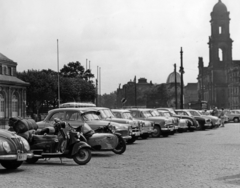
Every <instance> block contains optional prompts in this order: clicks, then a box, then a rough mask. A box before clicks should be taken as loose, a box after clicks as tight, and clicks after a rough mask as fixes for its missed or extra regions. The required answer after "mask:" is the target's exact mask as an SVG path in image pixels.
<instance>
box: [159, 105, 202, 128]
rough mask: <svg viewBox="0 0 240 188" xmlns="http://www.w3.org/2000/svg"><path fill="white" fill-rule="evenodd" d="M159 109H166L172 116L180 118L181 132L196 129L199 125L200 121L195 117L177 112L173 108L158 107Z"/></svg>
mask: <svg viewBox="0 0 240 188" xmlns="http://www.w3.org/2000/svg"><path fill="white" fill-rule="evenodd" d="M157 110H166V111H168V112H169V113H170V114H171V116H172V117H176V118H179V122H180V127H181V129H179V132H186V131H194V130H196V129H197V128H198V127H199V124H198V121H197V120H196V119H195V118H194V117H191V116H188V115H183V114H182V113H181V114H177V113H176V112H175V111H174V110H173V109H172V108H157ZM186 125H187V126H186Z"/></svg>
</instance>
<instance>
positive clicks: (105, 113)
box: [91, 107, 141, 144]
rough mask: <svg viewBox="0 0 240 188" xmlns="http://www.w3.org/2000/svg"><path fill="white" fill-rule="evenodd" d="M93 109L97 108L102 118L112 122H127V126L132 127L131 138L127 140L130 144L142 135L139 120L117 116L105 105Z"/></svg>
mask: <svg viewBox="0 0 240 188" xmlns="http://www.w3.org/2000/svg"><path fill="white" fill-rule="evenodd" d="M91 109H95V110H97V111H99V112H100V116H101V119H102V120H107V121H111V122H116V123H121V124H126V125H127V126H129V127H131V130H132V131H131V133H130V135H131V137H132V138H131V139H129V140H128V141H127V142H128V143H129V144H132V143H134V142H135V141H136V139H137V138H138V137H139V136H140V134H141V133H140V125H139V123H138V121H136V120H130V119H123V118H117V117H115V116H114V114H113V113H112V111H111V109H109V108H105V107H91Z"/></svg>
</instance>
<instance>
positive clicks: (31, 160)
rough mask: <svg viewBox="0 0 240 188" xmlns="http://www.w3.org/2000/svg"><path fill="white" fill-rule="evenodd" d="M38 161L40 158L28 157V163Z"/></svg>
mask: <svg viewBox="0 0 240 188" xmlns="http://www.w3.org/2000/svg"><path fill="white" fill-rule="evenodd" d="M37 161H38V158H31V159H27V160H26V163H28V164H34V163H36V162H37Z"/></svg>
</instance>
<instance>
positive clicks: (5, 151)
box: [0, 129, 33, 169]
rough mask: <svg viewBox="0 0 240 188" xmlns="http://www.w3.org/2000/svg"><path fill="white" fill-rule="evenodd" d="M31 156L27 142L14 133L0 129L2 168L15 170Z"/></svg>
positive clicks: (0, 159) (0, 162)
mask: <svg viewBox="0 0 240 188" xmlns="http://www.w3.org/2000/svg"><path fill="white" fill-rule="evenodd" d="M32 156H33V154H32V153H30V146H29V144H28V142H27V140H25V139H24V138H23V137H21V136H18V135H17V134H16V133H15V132H10V131H7V130H3V129H0V164H1V165H2V166H3V167H4V168H6V169H17V168H18V167H19V166H21V165H22V163H23V161H26V160H27V159H28V158H32Z"/></svg>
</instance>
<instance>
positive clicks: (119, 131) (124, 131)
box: [116, 130, 129, 136]
mask: <svg viewBox="0 0 240 188" xmlns="http://www.w3.org/2000/svg"><path fill="white" fill-rule="evenodd" d="M116 132H117V133H120V134H121V136H129V133H128V131H127V130H118V131H116Z"/></svg>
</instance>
